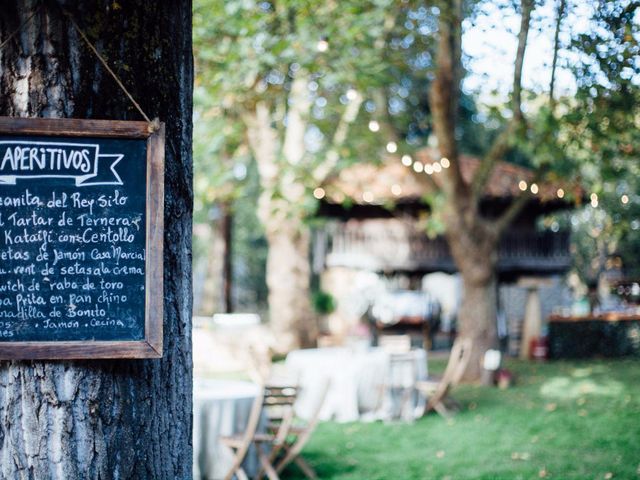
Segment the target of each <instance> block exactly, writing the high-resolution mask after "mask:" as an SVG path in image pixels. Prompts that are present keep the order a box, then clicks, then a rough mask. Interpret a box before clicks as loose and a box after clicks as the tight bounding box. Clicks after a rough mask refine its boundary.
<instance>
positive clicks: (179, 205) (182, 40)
mask: <svg viewBox="0 0 640 480" xmlns="http://www.w3.org/2000/svg"><path fill="white" fill-rule="evenodd" d="M41 3H43V2H36V1H35V0H34V1H29V0H23V1H16V2H3V4H2V8H0V38H1V39H2V40H4V39H5V38H7V36H8V34H9V32H11V31H13V30H14V29H16V28H17V27H18V25H20V24H21V23H22V22H23V21H24V20H25V19H26V18H27V17H28V16H29V15H30V14H31V12H32V11H33V8H34V5H40V4H41ZM60 3H64V7H65V8H67V9H68V10H70V12H71V13H72V14H73V16H74V18H75V19H76V21H77V22H78V23H79V25H80V27H81V28H82V29H83V30H84V31H85V32H86V33H87V34H88V35H89V37H90V39H91V40H92V41H93V42H94V43H95V45H96V46H97V48H98V50H99V51H100V52H101V53H103V54H104V56H105V57H106V58H107V59H108V61H109V63H110V64H111V66H112V67H113V68H114V70H115V71H116V72H117V73H118V75H119V76H120V78H121V79H122V81H123V83H124V84H125V85H126V86H127V87H128V88H129V89H130V91H131V93H132V94H133V96H134V98H136V99H137V100H138V102H139V103H140V104H141V106H142V108H143V109H144V110H145V111H146V112H147V114H149V115H150V116H151V117H154V116H158V117H160V119H161V120H162V121H164V122H166V135H167V138H166V173H165V228H166V231H165V247H164V248H165V251H164V269H165V276H164V282H165V294H164V298H165V303H164V309H165V318H164V357H163V358H162V359H158V360H118V361H115V360H114V361H88V360H87V361H64V362H62V361H56V362H43V361H34V362H18V361H13V362H2V363H1V364H0V458H1V460H0V478H3V479H5V478H6V479H18V478H24V479H38V480H39V479H61V480H69V479H110V478H118V479H136V480H139V479H154V480H161V479H166V480H175V479H188V478H191V477H192V448H191V405H192V402H191V392H192V382H191V211H192V186H191V182H192V173H191V172H192V169H191V164H192V161H191V105H192V96H191V90H192V59H191V5H190V2H189V1H183V2H174V1H170V0H160V1H157V2H148V1H142V0H130V1H121V2H119V3H116V2H112V1H111V0H108V1H107V0H101V1H98V0H97V1H92V2H73V1H70V0H69V1H66V2H63V0H60ZM44 4H45V5H46V7H45V8H43V9H42V10H41V11H40V12H39V13H38V14H37V15H36V16H35V17H34V18H33V19H32V21H31V22H30V23H28V24H27V25H26V26H25V27H24V28H23V30H22V31H21V32H20V33H19V34H18V35H17V36H16V37H15V38H14V39H12V40H11V41H10V42H9V43H8V44H7V45H6V46H5V47H4V48H3V49H2V52H0V115H6V116H15V117H76V118H101V119H113V120H115V119H120V120H140V116H139V114H138V113H137V111H135V110H134V109H133V107H132V106H131V104H130V103H129V101H128V100H127V99H126V97H125V96H124V94H123V93H122V92H121V91H120V90H119V89H118V87H117V86H116V84H115V83H114V81H113V79H112V78H111V77H110V76H109V75H108V74H107V73H106V72H105V70H104V69H103V67H102V66H101V65H100V64H99V62H98V60H97V59H96V58H95V57H94V56H93V55H92V54H91V53H90V52H89V50H88V49H87V46H86V45H85V44H84V43H83V42H82V40H81V39H80V38H79V36H78V34H77V33H76V32H75V30H74V29H73V27H72V26H71V24H70V23H69V21H68V20H67V19H66V18H65V17H64V16H63V14H62V12H61V11H60V9H59V8H58V5H57V4H56V2H45V3H44Z"/></svg>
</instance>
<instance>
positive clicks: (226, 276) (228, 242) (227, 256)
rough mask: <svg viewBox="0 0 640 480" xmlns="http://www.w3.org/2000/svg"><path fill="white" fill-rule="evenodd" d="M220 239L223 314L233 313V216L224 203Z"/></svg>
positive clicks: (227, 205) (229, 208)
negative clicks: (222, 245)
mask: <svg viewBox="0 0 640 480" xmlns="http://www.w3.org/2000/svg"><path fill="white" fill-rule="evenodd" d="M221 221H222V225H221V227H222V238H223V243H224V253H223V255H222V258H223V261H222V282H223V288H222V290H223V297H224V311H225V313H232V312H233V298H232V286H233V268H232V264H231V256H232V251H231V247H232V239H233V214H232V213H231V205H229V204H228V203H225V204H224V205H223V206H222V220H221Z"/></svg>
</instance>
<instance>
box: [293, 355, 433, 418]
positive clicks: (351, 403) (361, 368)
mask: <svg viewBox="0 0 640 480" xmlns="http://www.w3.org/2000/svg"><path fill="white" fill-rule="evenodd" d="M404 355H406V356H407V357H408V359H409V361H408V362H402V361H401V362H398V361H397V359H398V357H397V356H395V355H394V354H391V353H389V352H388V351H385V350H383V349H381V348H369V349H361V350H352V349H349V348H316V349H306V350H294V351H292V352H291V353H289V355H287V359H286V361H285V365H286V368H287V371H288V372H289V373H291V374H292V376H293V377H295V378H297V381H298V383H299V385H300V386H301V387H302V392H303V394H304V395H303V396H301V397H300V398H299V399H298V402H296V410H297V413H298V415H300V416H301V417H303V418H304V417H309V416H310V415H311V413H312V411H313V409H314V408H315V405H316V404H317V398H318V396H319V395H320V391H321V389H322V387H323V385H324V384H325V382H326V381H327V380H328V381H329V382H330V384H329V391H328V393H327V397H326V399H325V402H324V405H323V408H322V410H321V412H320V419H322V420H329V419H334V420H336V421H338V422H351V421H356V420H358V419H361V418H363V416H364V417H365V418H366V417H369V418H384V416H385V415H386V413H388V412H389V411H390V410H391V409H392V407H393V405H392V403H393V402H394V399H393V398H391V397H389V389H386V388H385V386H388V385H394V386H396V387H402V386H404V387H409V388H410V387H411V385H413V384H414V382H415V380H417V379H425V378H427V352H426V351H425V350H422V349H418V350H412V351H411V352H409V353H408V354H404Z"/></svg>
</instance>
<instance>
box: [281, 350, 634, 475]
mask: <svg viewBox="0 0 640 480" xmlns="http://www.w3.org/2000/svg"><path fill="white" fill-rule="evenodd" d="M432 363H433V362H431V363H430V365H429V367H430V370H436V369H437V367H438V366H440V368H442V363H441V364H440V365H436V368H433V367H432ZM507 367H508V368H509V369H510V370H512V371H513V372H515V374H516V385H515V386H514V387H513V388H510V389H508V390H498V389H497V388H490V387H480V386H461V387H458V388H457V389H456V390H455V391H454V396H455V398H456V399H457V400H458V401H460V402H461V403H462V404H463V407H464V408H463V410H462V411H461V412H460V413H458V414H457V415H456V416H455V417H454V419H453V420H449V421H447V420H445V419H443V418H441V417H439V416H438V415H435V414H430V415H428V416H426V417H424V418H422V419H420V420H418V421H416V422H415V423H414V424H384V423H351V424H336V423H333V422H327V423H323V424H320V425H319V427H318V429H317V430H316V433H315V435H314V437H313V438H312V440H311V441H310V442H309V444H308V445H307V447H306V449H305V451H304V457H305V458H306V459H307V460H308V461H309V463H311V465H312V466H313V467H314V468H315V469H316V471H317V473H318V475H319V477H320V478H322V479H345V480H346V479H358V480H376V479H380V480H382V479H384V480H396V479H397V480H405V479H449V480H460V479H473V480H489V479H491V480H497V479H509V480H516V479H538V478H553V479H608V478H613V479H638V480H640V361H638V360H616V361H604V360H594V361H585V362H550V363H544V364H535V363H525V362H519V361H511V362H510V363H509V364H508V365H507ZM284 477H285V478H287V479H302V478H304V477H303V476H302V474H301V473H300V472H299V471H297V470H296V467H295V466H293V467H291V468H290V469H289V470H288V471H287V473H286V475H284Z"/></svg>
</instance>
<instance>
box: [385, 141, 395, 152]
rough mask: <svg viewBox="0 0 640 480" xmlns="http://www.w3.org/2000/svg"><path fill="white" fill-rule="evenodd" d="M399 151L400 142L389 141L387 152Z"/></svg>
mask: <svg viewBox="0 0 640 480" xmlns="http://www.w3.org/2000/svg"><path fill="white" fill-rule="evenodd" d="M397 151H398V144H396V142H389V143H387V152H389V153H396V152H397Z"/></svg>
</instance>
